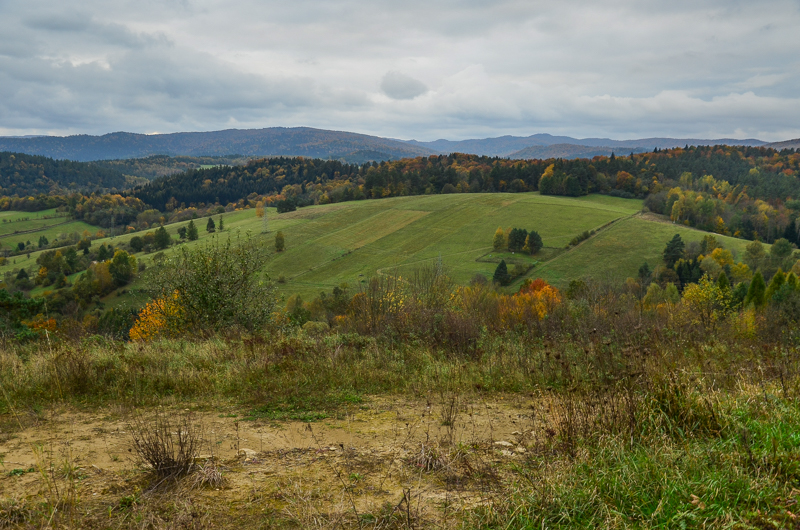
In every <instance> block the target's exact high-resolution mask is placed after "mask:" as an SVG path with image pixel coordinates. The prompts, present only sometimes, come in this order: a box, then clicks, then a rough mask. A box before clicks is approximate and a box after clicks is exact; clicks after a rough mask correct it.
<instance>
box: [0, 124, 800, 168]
mask: <svg viewBox="0 0 800 530" xmlns="http://www.w3.org/2000/svg"><path fill="white" fill-rule="evenodd" d="M788 142H793V140H789V141H788ZM794 142H797V141H794ZM781 143H786V142H778V143H776V144H767V143H766V142H763V141H761V140H758V139H754V138H750V139H744V140H737V139H732V138H720V139H711V140H703V139H696V138H661V137H654V138H640V139H631V140H612V139H610V138H582V139H579V138H573V137H570V136H554V135H551V134H547V133H537V134H533V135H530V136H511V135H505V136H499V137H495V138H482V139H481V138H475V139H467V140H458V141H456V140H446V139H439V140H434V141H431V142H421V141H417V140H398V139H392V138H383V137H379V136H371V135H367V134H360V133H353V132H347V131H332V130H326V129H316V128H312V127H270V128H263V129H225V130H220V131H208V132H177V133H166V134H150V135H148V134H139V133H129V132H113V133H108V134H104V135H100V136H93V135H86V134H81V135H72V136H28V137H19V136H17V137H11V136H6V137H0V151H9V152H18V153H25V154H30V155H39V156H47V157H50V158H55V159H67V160H74V161H79V162H89V161H96V160H119V159H128V158H145V157H148V156H153V155H169V156H229V155H233V154H237V155H243V156H245V157H269V156H291V157H296V156H305V157H310V158H322V159H333V160H341V161H343V162H348V163H364V162H369V161H382V160H397V159H400V158H407V157H417V156H429V155H438V154H449V153H453V152H460V153H467V154H475V155H481V156H498V157H503V158H525V157H532V158H548V157H550V156H560V157H562V158H576V157H592V156H596V155H598V154H610V153H611V152H615V153H619V154H628V153H630V152H635V153H640V152H644V151H650V150H653V149H655V148H659V149H668V148H671V147H682V146H684V145H717V144H726V145H746V146H762V145H767V146H769V145H777V144H781ZM554 146H555V147H554ZM550 153H559V154H557V155H553V154H550Z"/></svg>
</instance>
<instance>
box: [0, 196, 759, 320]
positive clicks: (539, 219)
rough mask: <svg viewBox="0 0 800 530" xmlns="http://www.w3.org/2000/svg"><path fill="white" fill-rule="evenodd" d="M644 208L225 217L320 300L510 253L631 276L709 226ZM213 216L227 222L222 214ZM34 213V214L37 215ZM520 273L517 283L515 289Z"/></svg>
mask: <svg viewBox="0 0 800 530" xmlns="http://www.w3.org/2000/svg"><path fill="white" fill-rule="evenodd" d="M640 208H641V202H640V201H638V200H630V199H620V198H614V197H609V196H603V195H590V196H586V197H580V198H566V197H553V196H541V195H539V194H538V193H520V194H505V193H496V194H453V195H431V196H415V197H395V198H388V199H381V200H369V201H357V202H347V203H339V204H330V205H320V206H310V207H307V208H301V209H299V210H297V211H294V212H288V213H283V214H277V213H276V211H275V209H274V208H268V209H267V216H268V219H269V233H268V234H263V233H262V221H261V219H259V218H258V217H256V212H255V210H252V209H245V210H240V211H234V212H228V213H225V214H222V217H223V218H224V221H225V231H224V233H223V235H224V234H234V233H236V232H237V231H240V232H241V233H246V232H250V233H251V234H252V236H253V237H255V238H257V239H259V240H260V241H262V242H263V245H264V247H265V248H267V249H268V251H269V252H270V253H271V254H272V256H271V258H270V260H269V262H268V265H267V268H266V270H265V273H266V274H268V275H269V277H270V278H272V279H273V280H280V283H279V284H278V285H279V289H280V291H281V293H282V294H284V295H286V296H289V295H292V294H300V295H301V296H302V297H303V299H305V300H310V299H313V298H314V297H316V296H317V295H319V293H320V292H321V291H330V290H331V289H332V288H333V287H336V286H339V285H341V284H347V285H348V286H349V287H350V288H351V289H357V288H358V286H359V285H360V284H361V283H362V282H366V281H367V279H369V277H371V276H373V275H375V274H392V273H395V272H396V273H399V274H400V275H405V274H408V273H410V272H411V271H412V270H413V269H415V268H417V267H420V266H423V265H425V264H432V263H435V262H437V261H438V260H441V262H442V264H443V265H444V266H445V267H446V268H447V270H448V271H449V273H450V275H451V276H452V277H453V279H454V280H455V281H456V282H458V283H462V284H466V283H468V282H469V281H470V280H471V279H472V278H473V277H474V276H475V275H476V274H482V275H484V276H485V277H486V278H491V276H492V274H493V272H494V269H495V267H496V264H497V262H499V261H500V259H506V260H507V262H509V263H513V262H522V263H527V264H528V265H533V268H532V269H531V270H530V271H529V272H528V274H527V277H542V278H544V279H546V280H547V281H548V282H551V283H552V284H554V285H556V286H559V287H565V286H566V285H567V284H568V283H569V281H570V280H572V279H576V278H581V277H586V276H593V277H596V278H603V277H617V278H619V277H622V278H625V277H628V276H634V275H635V274H636V272H637V270H638V268H639V266H641V264H642V263H644V262H645V261H647V262H648V263H649V264H650V266H651V267H654V266H656V265H657V264H659V263H660V261H661V253H662V251H663V249H664V246H665V245H666V242H667V241H668V240H669V239H670V238H671V237H672V236H673V235H674V234H675V233H680V234H681V236H682V237H683V238H684V240H686V241H692V240H699V239H701V238H702V237H703V236H704V235H706V233H705V232H702V231H699V230H694V229H691V228H688V227H684V226H680V225H673V224H671V223H668V222H664V221H663V220H662V219H659V218H658V217H656V216H653V215H648V216H641V215H636V214H638V213H639V211H640ZM40 213H44V212H40ZM5 214H6V216H7V217H9V218H13V217H15V216H16V217H20V216H22V215H31V216H32V214H26V213H24V212H5ZM213 217H214V220H215V222H216V223H217V224H219V218H220V215H219V214H216V215H214V216H213ZM46 221H53V219H48V220H46ZM28 222H30V223H32V222H34V220H33V218H31V220H30V221H28ZM206 223H207V219H206V218H201V219H196V220H195V224H196V225H197V228H198V231H199V235H200V238H199V240H198V241H197V242H186V243H184V244H185V245H189V246H193V245H196V244H198V243H202V242H203V241H204V240H206V239H207V238H209V237H211V234H209V233H208V232H206V229H205V228H206ZM187 224H188V221H185V222H180V223H174V224H170V225H168V226H167V227H166V228H167V231H168V232H169V234H170V235H171V236H172V237H173V238H175V239H176V240H177V231H178V229H179V228H180V227H182V226H186V225H187ZM73 225H74V226H73ZM497 227H503V228H506V227H520V228H525V229H527V230H536V231H538V232H539V233H540V235H541V236H542V239H543V242H544V245H545V248H544V249H543V250H542V251H541V252H540V253H539V254H537V255H536V256H521V255H519V254H517V255H516V256H512V255H511V253H509V252H500V253H497V252H493V250H492V237H493V235H494V232H495V230H496V229H497ZM87 229H88V230H89V231H90V232H92V233H94V232H96V231H97V227H92V226H90V225H86V224H85V223H80V222H72V223H69V224H67V225H61V226H57V227H53V228H52V229H46V230H44V231H42V232H34V233H31V234H29V235H25V234H23V235H22V236H26V237H27V239H28V240H30V241H32V242H33V241H34V240H35V239H38V237H39V235H41V234H45V235H46V236H47V237H48V239H51V240H52V238H54V237H56V236H57V235H58V233H63V232H67V231H70V232H71V231H78V232H79V233H80V232H83V230H87ZM278 230H280V231H282V232H283V233H284V236H285V240H286V250H285V251H284V252H282V253H276V252H275V251H274V237H275V233H276V232H277V231H278ZM586 230H598V232H597V234H595V235H594V236H593V237H591V238H590V239H589V240H587V241H584V242H583V243H581V244H579V245H578V246H577V247H574V248H571V249H568V250H565V247H566V246H567V244H568V243H569V242H570V241H571V240H572V238H574V237H575V236H577V235H579V234H580V233H582V232H584V231H586ZM217 234H219V233H217ZM135 235H140V236H141V235H142V232H137V233H133V234H126V235H122V236H116V237H109V238H105V239H98V240H95V241H94V242H93V245H95V246H99V245H101V244H104V243H106V244H111V245H114V246H120V245H121V244H123V243H127V242H128V241H129V240H130V239H131V237H133V236H135ZM717 238H718V239H719V240H720V241H721V242H722V243H723V245H724V246H725V247H726V248H729V249H731V250H732V251H733V252H734V254H735V255H738V256H741V254H742V252H743V251H744V247H745V245H746V243H747V242H746V241H744V240H740V239H734V238H730V237H724V236H717ZM23 239H25V237H23ZM10 240H11V238H9V241H10ZM1 241H4V242H5V241H6V240H5V239H4V240H1ZM166 252H170V251H169V250H167V251H166ZM155 255H156V253H138V254H136V257H137V259H138V260H139V261H140V262H141V263H144V264H145V265H146V266H151V265H152V262H153V257H154V256H155ZM37 256H38V252H33V253H31V257H30V258H27V257H26V256H24V255H23V256H16V257H14V258H12V259H11V260H9V263H8V264H6V265H5V266H3V267H0V273H2V272H5V271H9V270H14V269H18V268H20V267H26V268H33V267H35V261H36V257H37ZM520 281H521V279H519V280H517V282H515V284H512V286H511V287H510V289H515V288H516V286H517V285H518V283H519V282H520ZM146 287H147V274H142V275H140V276H139V277H138V278H137V279H136V280H135V281H134V283H133V284H132V285H131V286H130V288H129V289H132V290H134V291H136V290H137V289H141V288H146ZM112 297H113V299H112V300H110V302H111V303H112V305H117V304H118V303H123V302H125V301H130V300H128V297H125V296H123V297H119V298H118V297H114V296H113V295H112Z"/></svg>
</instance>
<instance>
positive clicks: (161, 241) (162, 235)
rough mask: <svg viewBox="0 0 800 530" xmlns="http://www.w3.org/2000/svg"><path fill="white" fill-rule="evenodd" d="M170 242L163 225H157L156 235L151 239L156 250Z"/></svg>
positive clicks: (161, 248) (170, 239)
mask: <svg viewBox="0 0 800 530" xmlns="http://www.w3.org/2000/svg"><path fill="white" fill-rule="evenodd" d="M171 242H172V238H170V237H169V234H168V233H167V229H166V228H164V227H163V226H161V227H159V229H158V230H156V237H155V240H154V241H153V244H154V245H155V246H156V248H157V249H158V250H163V249H165V248H167V247H168V246H169V244H170V243H171Z"/></svg>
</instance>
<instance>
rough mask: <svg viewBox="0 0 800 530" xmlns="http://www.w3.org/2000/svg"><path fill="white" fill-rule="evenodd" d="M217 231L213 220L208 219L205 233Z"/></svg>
mask: <svg viewBox="0 0 800 530" xmlns="http://www.w3.org/2000/svg"><path fill="white" fill-rule="evenodd" d="M216 231H217V226H216V225H215V224H214V219H213V218H212V217H209V218H208V224H206V232H208V233H212V232H216Z"/></svg>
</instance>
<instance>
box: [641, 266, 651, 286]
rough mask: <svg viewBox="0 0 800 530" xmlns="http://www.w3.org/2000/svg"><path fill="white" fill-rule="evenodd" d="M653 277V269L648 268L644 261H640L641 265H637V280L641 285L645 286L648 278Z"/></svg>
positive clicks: (648, 280) (648, 281)
mask: <svg viewBox="0 0 800 530" xmlns="http://www.w3.org/2000/svg"><path fill="white" fill-rule="evenodd" d="M652 277H653V271H651V270H650V265H648V263H647V262H646V261H645V262H644V263H642V266H641V267H639V281H640V282H641V284H642V287H645V288H646V287H647V285H648V284H649V283H650V279H651V278H652Z"/></svg>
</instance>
